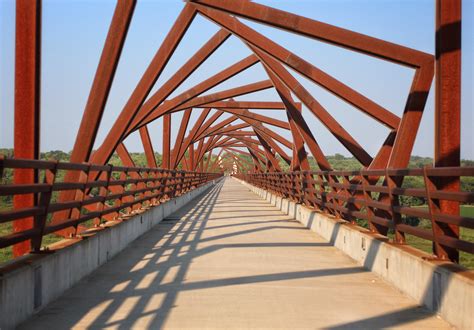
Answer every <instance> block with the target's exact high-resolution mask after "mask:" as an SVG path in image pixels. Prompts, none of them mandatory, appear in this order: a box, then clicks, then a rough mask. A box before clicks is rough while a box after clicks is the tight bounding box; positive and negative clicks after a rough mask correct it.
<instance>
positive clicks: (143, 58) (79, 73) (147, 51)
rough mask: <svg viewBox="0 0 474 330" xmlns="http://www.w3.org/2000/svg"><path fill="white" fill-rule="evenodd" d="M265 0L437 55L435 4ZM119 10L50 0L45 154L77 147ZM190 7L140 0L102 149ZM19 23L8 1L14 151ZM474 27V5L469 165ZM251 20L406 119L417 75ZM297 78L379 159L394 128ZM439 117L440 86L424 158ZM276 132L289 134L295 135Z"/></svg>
mask: <svg viewBox="0 0 474 330" xmlns="http://www.w3.org/2000/svg"><path fill="white" fill-rule="evenodd" d="M257 2H259V3H263V4H267V5H271V6H273V7H277V8H280V9H283V10H286V11H290V12H293V13H296V14H299V15H304V16H307V17H310V18H312V19H316V20H320V21H323V22H326V23H330V24H333V25H336V26H340V27H344V28H348V29H352V30H355V31H357V32H361V33H364V34H367V35H370V36H374V37H377V38H381V39H386V40H388V41H391V42H394V43H398V44H401V45H405V46H408V47H411V48H415V49H418V50H421V51H425V52H428V53H434V29H435V17H434V14H435V12H434V1H432V0H404V1H403V0H396V1H395V0H393V1H389V0H371V1H364V0H361V1H355V0H354V1H349V0H345V1H344V0H331V1H329V0H328V1H319V0H295V1H276V0H273V1H269V0H268V1H264V0H259V1H257ZM114 7H115V2H114V1H108V0H99V1H93V0H87V1H86V0H81V1H76V0H68V1H66V0H61V1H60V0H43V31H42V33H43V36H42V38H43V43H42V94H41V108H42V117H41V125H42V127H41V150H42V151H47V150H52V149H61V150H65V151H67V150H70V149H71V148H72V146H73V143H74V139H75V136H76V133H77V129H78V127H79V123H80V119H81V116H82V112H83V109H84V106H85V103H86V100H87V96H88V93H89V90H90V86H91V84H92V79H93V77H94V73H95V69H96V67H97V64H98V61H99V57H100V52H101V48H102V46H103V43H104V40H105V37H106V34H107V30H108V25H109V24H110V20H111V18H112V14H113V10H114ZM182 7H183V2H182V1H180V0H160V1H156V0H154V1H151V0H149V1H138V5H137V7H136V9H135V13H134V17H133V19H132V24H131V27H130V30H129V34H128V36H127V40H126V43H125V47H124V50H123V54H122V58H121V60H120V63H119V67H118V70H117V74H116V77H115V81H114V84H113V87H112V91H111V94H110V97H109V101H108V103H107V107H106V110H105V114H104V117H103V121H102V124H101V127H100V130H99V134H98V139H97V142H96V145H95V147H98V146H99V145H100V143H101V142H102V140H103V138H104V137H105V134H106V133H107V131H108V130H109V129H110V127H111V126H112V124H113V121H114V120H115V118H116V117H117V115H118V113H119V112H120V110H121V109H122V107H123V105H124V104H125V103H126V101H127V99H128V97H129V96H130V94H131V92H132V91H133V88H134V87H135V85H136V83H137V82H138V80H139V79H140V77H141V75H142V74H143V72H144V70H145V69H146V67H147V65H148V63H149V61H150V59H151V58H152V57H153V55H154V53H155V51H156V49H157V48H158V47H159V45H160V43H161V42H162V40H163V38H164V37H165V35H166V33H167V32H168V30H169V29H170V27H171V25H172V24H173V22H174V20H175V18H176V17H177V15H178V14H179V11H180V10H181V8H182ZM14 19H15V18H14V1H13V0H0V147H12V145H13V74H14V72H13V64H14V29H15V28H14ZM473 20H474V1H463V41H462V42H463V67H462V74H463V90H462V119H463V123H462V149H461V154H462V157H463V158H469V159H474V143H473V137H472V128H473V121H474V120H473V119H474V118H473V105H474V102H473V94H472V91H473V89H474V86H473V73H474V68H473V63H474V49H473V48H474V46H473V44H474V26H473ZM245 22H246V23H247V24H249V25H250V26H252V27H253V28H255V29H256V30H257V31H259V32H261V33H263V34H265V35H266V36H267V37H270V38H271V39H273V40H274V41H276V42H278V43H280V44H281V45H283V46H284V47H286V48H288V49H289V50H291V51H293V52H295V53H296V54H298V55H299V56H301V57H303V58H305V59H306V60H308V61H310V62H311V63H313V64H315V65H316V66H318V67H319V68H321V69H323V70H324V71H326V72H328V73H330V74H332V75H333V76H335V77H336V78H338V79H339V80H341V81H342V82H344V83H346V84H347V85H349V86H351V87H352V88H354V89H356V90H358V91H359V92H361V93H363V94H365V95H366V96H368V97H370V98H371V99H373V100H374V101H376V102H378V103H379V104H381V105H383V106H385V107H386V108H387V109H389V110H391V111H393V112H394V113H397V114H401V112H402V111H403V106H404V104H405V101H406V95H407V93H408V90H409V88H410V84H411V79H412V78H413V70H411V69H408V68H405V67H402V66H399V65H395V64H392V63H388V62H385V61H381V60H377V59H373V58H371V57H368V56H364V55H362V54H358V53H354V52H351V51H348V50H345V49H341V48H338V47H334V46H331V45H327V44H324V43H321V42H318V41H315V40H312V39H308V38H304V37H301V36H296V35H293V34H290V33H288V32H285V31H281V30H278V29H273V28H270V27H267V26H264V25H260V24H256V23H253V22H248V21H245ZM217 30H218V27H217V26H216V25H214V24H213V23H212V22H209V21H207V20H206V19H205V18H203V17H199V16H198V17H197V18H196V19H195V20H194V22H193V24H192V26H191V29H189V31H188V32H187V34H186V36H185V37H184V39H183V41H182V42H181V44H180V46H179V47H178V49H177V51H176V52H175V54H174V56H173V58H172V59H171V61H170V62H169V64H168V65H167V67H166V69H165V71H164V72H163V74H162V76H161V77H160V79H159V80H158V82H157V85H156V86H155V88H154V90H156V88H157V87H158V86H159V85H160V84H162V83H163V82H164V81H166V79H167V78H169V77H170V76H171V75H172V74H173V72H174V71H175V70H176V69H177V68H179V66H180V65H182V64H183V63H184V62H185V61H186V60H187V59H188V58H189V57H190V56H191V55H192V54H193V53H194V52H195V51H196V50H197V49H199V48H200V47H201V46H202V45H203V44H204V43H205V42H206V41H207V39H208V38H210V37H211V36H212V35H213V33H215V32H216V31H217ZM249 54H250V51H249V50H248V49H247V48H246V47H245V46H244V45H243V44H242V43H241V42H240V41H239V40H237V39H236V38H235V37H232V38H230V39H229V40H228V41H226V42H225V43H224V44H223V45H222V46H221V48H220V49H219V50H218V51H217V52H216V53H215V54H213V55H212V56H211V57H210V58H209V60H208V61H207V62H206V63H204V64H203V65H202V66H201V67H200V68H199V69H198V70H197V71H196V72H195V73H193V75H192V76H191V77H189V79H188V80H187V81H186V82H185V83H183V84H182V85H181V86H180V87H179V88H178V90H177V91H176V92H175V93H173V95H171V96H174V95H177V94H179V93H180V92H182V91H184V90H186V89H188V88H190V87H192V86H193V85H195V84H196V83H199V82H200V81H202V80H204V79H206V78H207V77H209V76H210V75H213V74H215V73H217V72H218V71H220V70H221V69H223V68H225V67H227V66H229V65H231V64H233V63H234V62H236V61H238V60H240V59H242V58H244V57H245V56H247V55H249ZM294 74H295V77H297V79H298V80H299V81H300V82H301V83H302V84H303V85H304V86H305V87H306V88H307V89H308V90H309V91H310V92H311V93H312V94H313V96H315V98H316V99H318V100H319V101H320V103H321V104H322V105H323V106H325V107H326V108H327V109H328V111H329V112H330V113H331V114H332V115H333V116H334V117H335V118H336V119H337V120H339V121H340V123H341V125H342V126H343V127H344V128H346V130H347V131H349V132H350V133H351V134H352V135H353V136H354V137H355V138H356V139H357V140H358V141H359V143H360V144H361V145H362V146H363V147H365V148H366V150H367V151H368V152H369V153H370V154H371V155H374V154H375V153H376V151H377V150H378V149H379V147H380V145H381V143H382V142H383V140H384V138H385V136H386V134H387V133H388V131H387V129H386V128H384V127H383V126H381V125H379V124H378V123H377V122H375V121H374V120H372V119H370V118H368V117H367V116H365V115H363V114H362V113H360V112H359V111H357V110H356V109H354V108H353V107H351V106H350V105H348V104H346V103H344V102H342V101H340V100H338V99H337V98H336V97H334V96H333V95H331V94H330V93H328V92H327V91H325V90H323V89H322V88H320V87H318V86H316V85H314V84H312V83H311V82H309V81H307V80H306V79H305V78H303V77H301V76H299V75H298V74H296V73H294ZM262 79H267V77H266V76H265V73H264V71H263V69H262V68H261V67H260V66H259V65H258V66H255V67H253V68H251V69H250V70H248V71H246V72H244V73H242V74H240V75H238V76H236V77H234V78H232V79H230V80H229V81H227V82H225V83H224V84H222V85H220V86H218V87H216V88H214V89H213V90H211V91H209V92H208V93H212V92H215V91H218V90H221V89H227V88H231V87H236V86H239V85H242V84H247V83H250V82H256V81H259V80H262ZM237 99H241V100H274V101H278V100H279V99H278V96H277V95H276V93H275V92H274V91H264V92H259V93H254V94H251V95H247V96H244V97H240V98H237ZM433 110H434V102H433V89H432V92H431V93H430V98H429V101H428V105H427V108H426V110H425V113H424V116H423V121H422V124H421V127H420V131H419V134H418V138H417V140H416V143H415V148H414V152H413V153H414V154H415V155H421V156H432V155H433V140H434V138H433V134H434V133H433V127H434V125H433V122H434V121H433V117H434V111H433ZM303 111H304V112H303V113H304V116H305V118H306V120H307V122H308V123H309V125H310V127H311V128H312V131H313V133H314V135H315V137H316V138H317V139H318V142H319V143H320V145H321V147H322V149H323V151H324V152H325V153H326V154H334V153H336V152H337V153H342V154H344V155H348V152H347V151H346V150H345V149H344V148H343V147H342V146H341V145H340V144H339V142H337V140H335V138H334V137H332V136H331V135H330V133H329V132H328V131H327V130H326V129H325V128H324V126H322V125H321V124H320V123H319V122H318V121H317V119H316V118H315V117H314V116H313V115H312V114H311V113H309V111H308V110H307V109H303ZM265 114H266V115H269V116H272V117H276V118H281V119H284V118H285V116H284V114H283V113H282V112H278V111H271V112H269V111H267V112H265ZM198 115H199V110H195V111H193V118H196V117H197V116H198ZM180 117H181V114H177V115H174V116H173V123H174V125H173V127H174V132H173V135H174V136H175V135H176V131H177V127H176V123H178V122H179V119H180ZM223 118H225V117H223ZM161 127H162V123H161V120H157V121H156V122H154V123H152V124H151V125H150V126H149V129H150V133H151V137H152V140H153V143H154V146H155V149H156V150H157V151H161ZM276 130H277V131H278V132H279V133H282V134H283V135H285V136H287V137H289V134H288V133H287V132H284V131H281V130H278V129H276ZM125 143H126V145H127V147H128V148H129V150H131V151H142V146H141V143H140V140H139V137H138V134H132V135H131V136H130V137H129V138H128V139H127V140H126V141H125Z"/></svg>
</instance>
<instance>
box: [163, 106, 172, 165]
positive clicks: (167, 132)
mask: <svg viewBox="0 0 474 330" xmlns="http://www.w3.org/2000/svg"><path fill="white" fill-rule="evenodd" d="M161 157H162V164H161V167H162V168H171V163H170V158H171V113H167V114H166V115H164V116H163V151H162V155H161Z"/></svg>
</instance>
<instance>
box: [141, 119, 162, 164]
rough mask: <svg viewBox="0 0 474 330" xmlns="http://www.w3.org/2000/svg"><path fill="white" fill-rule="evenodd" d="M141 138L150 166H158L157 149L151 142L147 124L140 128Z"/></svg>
mask: <svg viewBox="0 0 474 330" xmlns="http://www.w3.org/2000/svg"><path fill="white" fill-rule="evenodd" d="M140 138H141V140H142V144H143V149H144V150H145V157H146V162H147V165H148V167H158V165H157V164H156V158H155V151H154V150H153V144H152V143H151V138H150V133H148V128H147V126H143V127H141V128H140Z"/></svg>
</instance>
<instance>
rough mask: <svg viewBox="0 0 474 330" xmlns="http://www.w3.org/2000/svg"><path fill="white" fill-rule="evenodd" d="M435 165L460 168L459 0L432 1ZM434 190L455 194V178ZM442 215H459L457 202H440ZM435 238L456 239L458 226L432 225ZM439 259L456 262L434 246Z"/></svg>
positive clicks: (442, 248)
mask: <svg viewBox="0 0 474 330" xmlns="http://www.w3.org/2000/svg"><path fill="white" fill-rule="evenodd" d="M435 102H436V104H435V160H434V161H435V166H436V167H445V166H460V156H461V154H460V146H461V134H460V131H461V0H437V1H436V96H435ZM437 181H438V182H436V186H437V189H442V190H444V191H458V190H459V188H460V181H459V177H448V178H443V179H438V180H437ZM439 203H440V205H439V207H440V211H441V212H442V213H444V214H450V215H459V203H458V202H454V201H440V202H439ZM433 230H434V231H435V235H447V236H450V237H455V238H458V237H459V226H456V225H451V224H444V223H438V222H436V224H435V228H433ZM435 253H436V255H437V256H438V257H440V258H442V259H450V260H452V261H459V253H458V251H457V250H456V249H453V248H448V247H445V246H442V245H435Z"/></svg>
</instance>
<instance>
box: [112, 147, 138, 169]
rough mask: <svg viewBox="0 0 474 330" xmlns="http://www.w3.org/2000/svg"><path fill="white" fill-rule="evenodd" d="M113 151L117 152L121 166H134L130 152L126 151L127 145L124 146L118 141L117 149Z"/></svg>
mask: <svg viewBox="0 0 474 330" xmlns="http://www.w3.org/2000/svg"><path fill="white" fill-rule="evenodd" d="M115 151H116V152H117V155H118V156H119V158H120V160H121V161H122V164H123V166H126V167H136V165H135V162H134V161H133V159H132V157H131V156H130V153H129V152H128V149H127V147H125V144H123V143H120V144H119V145H118V146H117V149H116V150H115Z"/></svg>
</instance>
